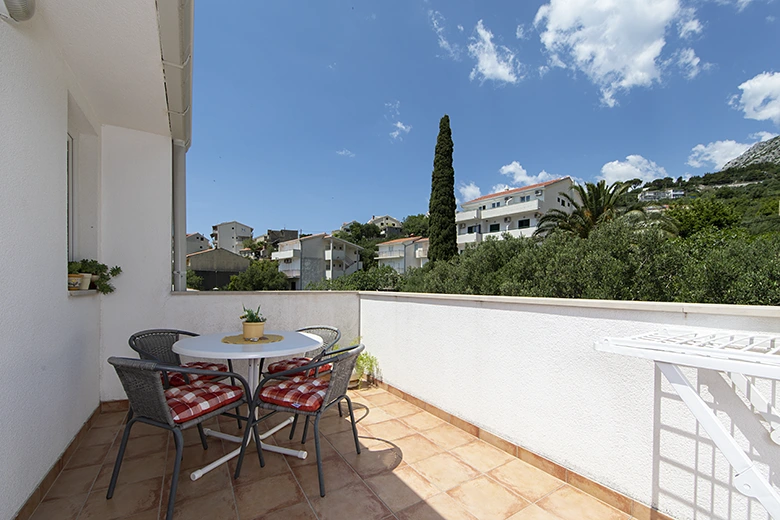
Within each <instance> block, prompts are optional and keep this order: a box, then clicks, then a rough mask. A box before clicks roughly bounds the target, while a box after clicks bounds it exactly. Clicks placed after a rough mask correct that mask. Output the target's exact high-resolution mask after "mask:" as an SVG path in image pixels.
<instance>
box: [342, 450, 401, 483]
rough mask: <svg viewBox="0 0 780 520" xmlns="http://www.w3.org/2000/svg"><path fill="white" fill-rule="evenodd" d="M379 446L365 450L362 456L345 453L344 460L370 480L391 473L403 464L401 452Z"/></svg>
mask: <svg viewBox="0 0 780 520" xmlns="http://www.w3.org/2000/svg"><path fill="white" fill-rule="evenodd" d="M385 446H387V447H384V446H377V447H375V448H371V449H369V450H363V451H362V452H361V454H360V455H357V454H356V453H354V452H353V453H345V454H344V455H343V457H344V460H346V461H347V463H348V464H349V465H350V466H352V468H353V469H354V470H355V471H357V473H358V475H360V476H361V477H363V478H364V479H365V478H369V477H373V476H374V475H378V474H380V473H382V472H384V471H390V470H393V469H395V468H397V467H398V466H399V465H400V464H401V463H402V462H403V460H402V458H401V450H400V449H398V448H396V447H394V446H391V445H385Z"/></svg>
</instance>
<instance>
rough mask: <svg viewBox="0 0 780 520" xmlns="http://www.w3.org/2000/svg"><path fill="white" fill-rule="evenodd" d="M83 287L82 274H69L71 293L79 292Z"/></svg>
mask: <svg viewBox="0 0 780 520" xmlns="http://www.w3.org/2000/svg"><path fill="white" fill-rule="evenodd" d="M80 287H81V275H80V274H69V275H68V290H69V291H78V290H79V288H80Z"/></svg>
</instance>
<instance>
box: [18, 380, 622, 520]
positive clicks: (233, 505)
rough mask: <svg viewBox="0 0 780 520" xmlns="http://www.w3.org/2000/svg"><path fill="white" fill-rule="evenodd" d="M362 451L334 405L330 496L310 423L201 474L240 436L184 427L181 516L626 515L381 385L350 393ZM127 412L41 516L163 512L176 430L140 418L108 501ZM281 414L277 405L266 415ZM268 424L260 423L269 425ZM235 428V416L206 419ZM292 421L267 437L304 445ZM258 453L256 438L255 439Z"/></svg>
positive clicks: (66, 476) (64, 519) (72, 468)
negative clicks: (227, 437)
mask: <svg viewBox="0 0 780 520" xmlns="http://www.w3.org/2000/svg"><path fill="white" fill-rule="evenodd" d="M352 396H353V402H354V403H355V404H356V407H355V415H356V419H358V421H359V422H358V433H359V435H360V441H361V443H362V446H363V448H362V454H361V455H357V454H356V453H355V445H354V441H353V439H352V433H351V431H350V426H349V421H348V419H347V418H344V419H341V418H339V416H338V413H337V412H336V411H335V408H334V409H333V410H332V411H329V413H328V414H327V416H326V417H323V419H322V421H321V423H320V428H321V432H322V434H323V437H322V438H323V439H324V441H325V442H323V443H322V449H323V466H324V471H325V486H326V492H327V494H326V496H325V498H321V497H320V496H319V488H318V480H317V465H316V460H315V456H314V441H313V440H312V432H311V431H310V432H309V439H308V440H307V442H306V449H307V450H308V451H309V454H310V455H309V457H308V458H307V459H306V460H299V459H294V458H291V457H284V456H282V455H279V454H276V453H271V452H266V454H265V463H266V464H265V467H264V468H260V464H259V462H258V460H257V457H256V455H255V454H254V453H251V454H249V455H248V456H247V458H246V459H245V461H244V467H243V469H242V472H241V477H240V478H239V479H238V480H234V479H233V478H232V470H233V469H235V459H234V460H233V461H231V462H230V463H229V464H228V465H223V466H221V467H219V468H218V469H216V470H214V471H212V472H211V473H208V474H206V475H205V476H204V477H202V478H201V479H200V480H198V481H196V482H193V481H191V480H190V478H189V473H190V472H191V471H192V469H193V468H197V467H200V466H202V465H204V464H205V463H208V462H211V461H213V460H216V459H217V458H219V457H220V456H222V455H223V454H224V453H226V452H227V451H230V450H232V449H234V448H235V444H232V443H228V442H225V445H224V446H223V444H222V442H223V441H220V440H219V439H214V438H210V439H209V449H208V451H203V449H202V448H201V446H200V442H199V439H198V435H197V430H196V429H195V428H192V429H191V430H187V431H186V432H185V436H184V439H185V444H186V447H185V449H184V459H183V461H182V471H181V476H180V479H179V489H178V492H177V494H176V515H175V516H176V518H186V519H194V518H209V519H211V520H221V519H225V520H227V519H230V520H237V519H239V518H240V519H241V520H252V519H260V518H262V519H284V520H296V519H320V520H325V519H340V520H343V519H346V520H350V519H353V518H354V519H360V520H383V519H398V520H440V519H464V520H466V519H469V520H473V519H478V520H489V519H490V520H492V519H497V520H505V519H511V520H628V519H629V518H631V517H629V516H628V515H627V514H625V513H623V512H620V511H618V510H617V509H614V508H612V507H610V506H608V505H607V504H605V503H604V502H601V501H600V500H598V499H596V498H594V497H592V496H591V495H588V494H586V493H584V492H582V491H580V490H578V489H576V488H574V487H571V486H570V485H568V484H566V483H564V482H563V481H561V480H558V479H556V478H555V477H553V476H551V475H549V474H548V473H545V472H543V471H541V470H539V469H537V468H535V467H533V466H531V465H529V464H526V463H525V462H523V461H521V460H519V459H517V458H515V457H513V456H511V455H509V454H507V453H505V452H503V451H501V450H499V449H497V448H495V447H493V446H491V445H490V444H487V443H485V442H484V441H482V440H480V439H478V438H476V437H474V436H472V435H470V434H468V433H466V432H464V431H463V430H461V429H459V428H456V427H455V426H452V425H450V424H448V423H446V422H444V421H442V420H441V419H438V418H437V417H435V416H433V415H431V414H429V413H427V412H425V411H423V410H422V409H420V408H418V407H416V406H414V405H412V404H410V403H409V402H407V401H403V400H401V399H399V398H397V397H396V396H394V395H392V394H390V393H388V392H385V391H384V390H381V389H378V388H371V389H368V390H362V391H359V392H353V393H352ZM124 416H125V413H123V412H115V413H105V414H101V415H100V416H99V417H98V418H97V420H96V421H95V423H94V425H93V427H92V428H91V430H90V431H89V432H88V433H87V435H86V437H85V439H84V440H83V441H82V443H81V445H80V446H79V447H78V448H77V449H76V451H75V452H74V454H73V456H72V457H71V458H70V460H69V461H68V462H67V463H66V465H65V468H64V470H63V471H62V473H60V475H59V477H58V478H57V480H56V481H55V483H54V484H53V485H52V487H51V488H50V490H49V491H48V493H47V495H46V497H45V498H44V500H43V502H41V504H40V505H39V506H38V508H37V509H36V511H35V513H34V514H33V516H32V518H33V519H34V520H41V519H45V520H57V519H61V520H75V519H78V520H87V519H99V520H111V519H119V518H122V519H127V520H131V519H132V520H156V519H158V518H164V516H165V506H166V503H167V497H168V487H169V485H170V473H171V471H172V469H173V455H174V453H175V451H174V448H173V438H172V436H171V435H170V433H168V432H165V431H163V430H161V429H158V428H153V427H151V426H147V425H145V424H141V423H136V425H135V426H134V427H133V432H132V436H131V439H130V441H129V443H128V448H127V452H126V454H125V460H124V463H123V465H122V470H121V473H120V477H119V483H118V485H117V488H116V491H115V493H114V498H113V499H112V500H106V497H105V494H106V488H107V487H108V483H109V479H110V477H111V471H112V469H113V464H114V460H115V457H116V453H117V450H118V445H119V442H120V440H121V431H122V422H123V419H124ZM284 418H285V417H283V416H281V415H280V414H277V416H276V417H272V418H269V419H268V420H267V422H268V423H269V424H278V423H279V422H280V421H281V420H282V419H284ZM262 424H263V423H261V425H262ZM208 427H210V428H212V429H217V428H219V429H220V430H221V431H224V432H228V433H235V432H236V423H235V421H234V420H230V419H228V418H222V417H221V418H219V420H217V419H212V420H211V421H210V423H209V424H208ZM289 431H290V430H289V428H285V429H283V430H282V431H280V432H278V433H277V434H275V436H274V438H269V439H266V441H265V442H270V443H275V444H279V445H286V446H292V445H297V446H300V433H301V432H302V428H300V427H299V429H298V430H297V432H296V440H295V441H290V440H289V439H288V435H289ZM253 452H254V448H253Z"/></svg>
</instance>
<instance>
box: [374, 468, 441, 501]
mask: <svg viewBox="0 0 780 520" xmlns="http://www.w3.org/2000/svg"><path fill="white" fill-rule="evenodd" d="M366 483H367V484H368V486H369V487H370V488H371V489H373V490H374V493H376V494H377V496H379V498H381V499H382V501H383V502H384V503H385V504H386V505H387V507H389V508H390V509H391V510H392V511H395V512H398V511H401V510H403V509H406V508H407V507H409V506H412V505H414V504H416V503H417V502H419V501H421V500H425V499H427V498H430V497H432V496H433V495H437V494H438V493H439V490H438V489H437V488H436V487H435V486H434V485H433V484H431V483H430V482H429V481H428V479H426V478H425V477H423V476H422V475H420V474H419V473H417V472H416V471H415V470H414V469H412V468H411V466H404V467H402V468H399V469H396V470H395V471H392V472H385V473H381V474H379V475H376V476H375V477H371V478H370V479H368V480H367V481H366Z"/></svg>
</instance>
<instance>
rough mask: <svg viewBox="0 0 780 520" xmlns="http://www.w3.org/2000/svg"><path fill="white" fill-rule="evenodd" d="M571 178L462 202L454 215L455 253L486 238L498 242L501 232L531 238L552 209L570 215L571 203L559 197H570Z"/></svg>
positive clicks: (508, 190)
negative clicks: (494, 239)
mask: <svg viewBox="0 0 780 520" xmlns="http://www.w3.org/2000/svg"><path fill="white" fill-rule="evenodd" d="M573 184H574V183H573V182H572V180H571V177H562V178H560V179H553V180H550V181H546V182H540V183H538V184H532V185H530V186H522V187H520V188H512V189H507V190H504V191H499V192H497V193H491V194H490V195H483V196H482V197H478V198H476V199H473V200H470V201H468V202H464V203H462V204H461V205H460V206H461V211H458V212H456V213H455V226H457V228H458V251H463V250H465V249H466V247H467V246H468V245H469V244H478V243H480V242H482V241H483V240H484V239H486V238H487V237H495V238H498V239H501V237H502V236H503V235H504V233H509V234H510V235H511V236H513V237H520V236H531V235H532V234H533V233H534V231H536V228H537V226H538V222H539V219H540V218H541V216H542V215H544V214H545V213H546V212H547V211H549V210H551V209H559V210H562V211H568V212H571V211H572V208H571V204H570V203H569V202H567V201H566V199H564V198H563V197H561V196H560V194H561V193H568V194H569V195H572V193H573V191H572V186H573Z"/></svg>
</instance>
